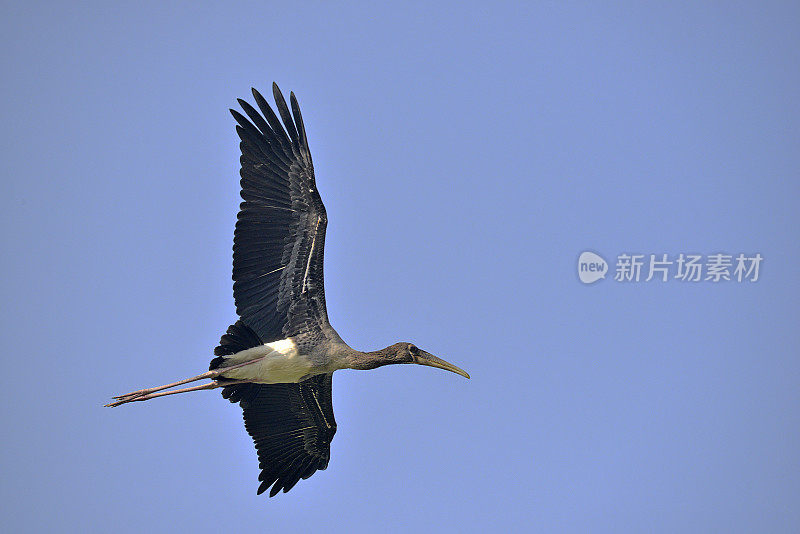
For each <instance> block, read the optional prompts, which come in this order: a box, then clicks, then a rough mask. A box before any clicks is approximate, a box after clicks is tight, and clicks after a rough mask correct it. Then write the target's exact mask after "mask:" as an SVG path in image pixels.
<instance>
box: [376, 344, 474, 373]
mask: <svg viewBox="0 0 800 534" xmlns="http://www.w3.org/2000/svg"><path fill="white" fill-rule="evenodd" d="M378 352H379V353H380V354H381V359H382V361H381V363H380V364H379V365H388V364H393V363H416V364H418V365H427V366H429V367H438V368H439V369H444V370H446V371H450V372H453V373H456V374H458V375H461V376H463V377H464V378H469V373H467V372H466V371H465V370H463V369H461V368H460V367H457V366H455V365H453V364H452V363H450V362H446V361H444V360H443V359H441V358H438V357H436V356H434V355H433V354H431V353H430V352H425V351H424V350H422V349H420V348H419V347H417V346H416V345H414V344H413V343H407V342H401V343H395V344H394V345H390V346H388V347H386V348H385V349H383V350H381V351H378Z"/></svg>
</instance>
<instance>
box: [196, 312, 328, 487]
mask: <svg viewBox="0 0 800 534" xmlns="http://www.w3.org/2000/svg"><path fill="white" fill-rule="evenodd" d="M260 344H261V340H260V339H259V338H258V335H257V334H256V333H255V332H254V331H253V330H252V329H250V328H248V327H247V326H246V325H245V324H244V323H242V321H238V322H237V323H236V324H234V325H232V326H231V327H230V328H228V331H227V332H226V333H225V335H223V336H222V339H221V340H220V344H219V346H218V347H217V348H216V349H215V350H214V354H216V355H217V358H220V359H221V358H222V356H224V355H229V354H235V353H237V352H239V351H241V350H245V349H248V348H250V347H255V346H258V345H260ZM215 360H216V358H215ZM214 367H215V365H214V362H213V361H212V368H214ZM222 396H223V397H225V398H226V399H228V400H230V401H231V402H238V403H239V405H240V406H241V407H242V412H243V417H244V426H245V428H246V429H247V432H248V433H249V434H250V436H251V437H252V438H253V442H254V443H255V446H256V451H257V452H258V463H259V467H260V468H261V474H260V475H259V477H258V479H259V480H260V481H261V484H260V485H259V487H258V493H263V492H264V491H266V490H267V488H269V487H270V486H272V489H271V490H270V497H273V496H274V495H275V494H276V493H278V492H279V491H280V490H281V489H283V491H284V492H286V491H289V490H290V489H291V488H292V487H293V486H294V485H295V484H296V483H297V482H298V481H299V480H300V479H301V478H302V479H306V478H308V477H310V476H311V475H313V474H314V472H316V471H317V470H318V469H325V468H326V467H328V460H329V459H330V451H331V440H332V439H333V435H334V434H335V433H336V420H335V419H334V418H333V398H332V395H331V375H330V374H324V375H316V376H313V377H311V378H308V379H306V380H304V381H303V382H300V383H298V384H251V383H242V384H233V385H230V386H226V387H225V388H223V390H222Z"/></svg>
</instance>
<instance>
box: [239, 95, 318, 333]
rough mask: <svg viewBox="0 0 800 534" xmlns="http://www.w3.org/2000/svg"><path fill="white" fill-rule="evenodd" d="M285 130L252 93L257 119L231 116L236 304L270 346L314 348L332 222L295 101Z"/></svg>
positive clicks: (251, 114) (284, 113)
mask: <svg viewBox="0 0 800 534" xmlns="http://www.w3.org/2000/svg"><path fill="white" fill-rule="evenodd" d="M272 89H273V95H274V97H275V102H276V105H277V107H278V113H279V114H280V117H281V119H282V120H283V124H281V121H280V120H279V119H278V117H277V116H276V115H275V112H274V111H272V108H271V107H270V105H269V104H268V103H267V101H266V100H265V99H264V97H263V96H261V94H260V93H259V92H258V91H256V90H255V89H253V96H254V98H255V101H256V104H257V105H258V108H259V109H260V110H261V113H260V114H259V112H258V111H257V110H256V109H255V108H254V107H253V106H251V105H250V104H248V103H247V102H245V101H243V100H239V103H240V105H241V106H242V109H243V110H244V112H245V114H246V115H247V117H245V116H244V115H242V114H241V113H239V112H237V111H235V110H231V113H232V114H233V117H234V118H235V119H236V122H237V123H238V126H237V127H236V132H237V133H238V134H239V138H240V139H241V143H240V145H239V146H240V148H241V151H242V156H241V165H242V167H241V171H240V174H241V185H242V192H241V196H242V199H243V200H244V202H242V204H241V207H240V208H241V209H240V211H239V216H238V220H237V222H236V231H235V233H234V239H233V280H234V283H233V296H234V300H235V301H236V312H237V313H238V314H239V316H240V317H241V319H242V321H243V322H244V324H246V325H247V326H249V327H250V328H252V329H253V331H254V332H256V334H258V336H259V337H260V338H261V339H262V340H263V341H264V342H265V343H269V342H271V341H276V340H279V339H284V338H287V337H290V336H294V337H299V338H301V339H302V341H303V342H307V343H313V342H315V341H317V340H318V339H320V338H321V337H322V336H324V335H325V334H324V332H325V331H326V330H325V326H328V325H329V323H328V314H327V311H326V309H325V288H324V283H323V270H322V267H323V253H324V248H325V228H326V226H327V223H328V218H327V215H326V213H325V206H324V205H323V204H322V199H321V198H320V196H319V192H318V191H317V186H316V181H315V179H314V166H313V164H312V162H311V152H310V150H309V148H308V140H307V138H306V132H305V126H304V125H303V118H302V116H301V115H300V107H299V106H298V104H297V99H296V98H295V96H294V94H293V93H292V94H291V95H290V102H291V107H292V110H291V112H290V111H289V108H288V106H287V105H286V101H285V100H284V98H283V95H282V94H281V92H280V90H279V89H278V86H277V85H275V84H273V86H272Z"/></svg>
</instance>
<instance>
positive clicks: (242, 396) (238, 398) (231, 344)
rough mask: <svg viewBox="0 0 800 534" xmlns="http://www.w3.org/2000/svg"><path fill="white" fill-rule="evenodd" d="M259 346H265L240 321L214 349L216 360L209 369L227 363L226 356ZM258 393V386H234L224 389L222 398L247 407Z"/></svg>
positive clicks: (229, 329)
mask: <svg viewBox="0 0 800 534" xmlns="http://www.w3.org/2000/svg"><path fill="white" fill-rule="evenodd" d="M259 345H263V342H262V341H261V338H259V337H258V334H256V333H255V332H254V331H253V330H252V329H251V328H250V327H249V326H247V325H246V324H244V323H243V322H242V321H241V319H240V320H238V321H236V324H232V325H231V326H229V327H228V331H227V332H226V333H225V334H224V335H223V336H222V339H220V341H219V346H218V347H217V348H215V349H214V355H215V356H216V358H214V359H213V360H211V364H210V365H209V367H208V368H209V370H211V371H213V370H214V369H217V368H218V367H219V366H220V365H222V362H224V361H225V356H230V355H231V354H236V353H237V352H241V351H243V350H245V349H250V348H253V347H257V346H259ZM258 391H259V388H258V384H251V383H243V384H233V385H229V386H225V387H224V388H223V389H222V396H223V397H224V398H226V399H228V400H229V401H231V402H233V403H236V402H242V403H243V404H242V406H245V404H247V403H249V402H251V401H252V400H253V399H254V398H255V397H256V395H258Z"/></svg>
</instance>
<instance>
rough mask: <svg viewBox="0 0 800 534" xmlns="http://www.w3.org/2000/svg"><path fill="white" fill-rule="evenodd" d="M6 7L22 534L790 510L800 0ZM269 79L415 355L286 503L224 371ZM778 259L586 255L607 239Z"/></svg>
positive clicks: (545, 525)
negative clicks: (684, 274) (248, 180)
mask: <svg viewBox="0 0 800 534" xmlns="http://www.w3.org/2000/svg"><path fill="white" fill-rule="evenodd" d="M603 4H604V5H603V6H602V7H601V6H600V3H560V2H559V3H536V4H533V3H527V2H526V3H501V4H499V5H497V6H492V7H489V6H488V4H486V3H485V2H482V3H479V2H475V3H469V2H467V3H446V2H423V3H416V2H410V3H408V2H404V3H402V4H400V3H397V4H395V5H394V6H393V7H387V6H385V5H384V6H378V5H374V4H373V3H362V4H359V3H347V4H339V5H330V4H324V3H304V2H291V3H290V2H281V3H279V4H270V3H264V2H253V3H238V2H228V3H218V4H211V3H202V2H200V3H198V2H191V3H189V2H186V3H169V4H167V5H162V3H155V2H152V3H150V2H143V3H137V5H136V7H134V5H133V4H131V5H130V6H125V7H122V6H111V5H108V4H107V3H101V2H89V3H83V4H80V5H77V4H74V3H62V4H58V3H53V2H49V3H36V2H26V3H22V2H13V3H11V2H7V3H5V4H4V5H3V7H2V15H3V16H2V18H0V20H2V22H0V24H1V25H2V30H3V31H2V32H0V40H1V41H2V43H1V44H2V47H1V48H0V50H2V52H0V58H2V72H3V73H4V76H3V83H2V84H0V95H2V101H3V105H2V108H0V109H2V121H0V124H2V127H0V128H1V129H0V131H1V132H2V134H1V135H2V143H0V155H1V156H2V157H0V170H2V176H3V180H2V183H1V184H0V187H1V188H2V189H1V190H0V193H2V194H1V195H0V198H2V201H1V202H2V210H0V220H2V234H1V236H2V250H3V251H4V254H3V259H2V262H1V263H0V266H2V278H1V279H0V280H1V281H0V289H1V290H2V300H3V302H4V303H5V305H4V306H3V307H2V310H1V311H0V324H2V333H3V338H4V340H5V350H4V354H5V355H4V358H3V361H4V365H5V367H6V368H5V372H4V384H3V392H4V395H3V396H4V399H3V402H2V403H0V414H2V420H3V422H4V428H5V433H4V437H3V439H2V442H1V443H2V445H0V447H2V472H3V475H2V477H0V498H1V499H2V502H3V507H2V512H0V520H2V522H3V524H4V525H6V527H7V528H8V530H9V531H31V532H35V531H53V530H58V531H72V532H102V531H105V532H108V531H115V532H140V531H142V530H143V529H146V530H149V531H154V532H159V531H167V530H171V531H174V530H175V529H181V530H186V531H194V532H211V531H214V532H218V531H219V530H220V528H225V529H229V530H241V531H248V530H253V531H254V530H256V529H269V530H272V531H279V530H282V529H288V528H291V527H294V528H296V529H297V530H299V531H306V530H311V529H324V530H325V531H326V532H375V531H378V529H380V530H381V531H389V532H401V531H419V532H428V531H439V532H465V531H470V530H472V531H476V530H478V529H484V530H487V529H491V530H495V531H498V530H501V529H502V530H505V529H515V530H523V529H530V530H532V531H542V532H586V531H592V532H643V531H647V532H797V531H798V530H799V529H800V509H798V507H797V502H798V500H800V454H798V451H800V431H798V429H799V428H800V388H798V383H799V382H800V355H798V352H797V347H798V345H799V344H800V333H798V332H800V331H799V330H798V328H797V325H798V319H800V314H799V313H798V302H800V285H798V282H797V275H798V270H797V265H798V263H799V262H800V244H799V243H800V240H798V235H797V229H798V227H800V216H799V215H798V210H797V202H798V193H799V192H800V181H799V180H798V177H799V176H800V156H799V155H798V151H797V147H798V141H799V140H800V136H799V134H800V105H799V104H798V99H797V94H798V82H799V81H800V80H799V77H800V68H798V67H800V46H799V45H800V37H799V36H800V31H799V30H800V10H798V8H797V7H796V6H792V5H790V3H788V2H772V3H761V2H758V3H756V2H750V3H747V2H740V3H734V4H726V5H725V6H721V5H715V4H713V3H705V2H700V3H698V2H686V3H670V4H669V5H662V6H652V5H651V6H649V7H645V6H644V5H642V4H641V3H638V2H632V3H614V4H611V5H606V3H603ZM273 80H275V81H277V82H278V83H279V85H280V86H281V87H282V89H283V90H284V91H285V92H287V93H288V91H290V90H293V91H294V92H295V93H296V94H297V96H298V99H299V100H300V105H301V107H302V109H303V116H304V118H305V123H306V129H307V132H308V136H309V139H310V145H311V149H312V153H313V156H314V163H315V167H316V172H317V183H318V187H319V190H320V191H321V193H322V195H323V199H324V201H325V203H326V206H327V209H328V215H329V219H330V222H329V225H328V237H327V244H326V265H325V269H326V289H327V297H328V312H329V315H330V317H331V321H332V323H333V325H334V327H335V328H337V330H338V331H339V333H340V334H341V335H342V337H343V338H344V339H345V340H347V341H348V342H349V343H350V344H351V345H352V346H354V347H356V348H361V349H375V348H379V347H383V346H385V345H388V344H390V343H393V342H395V341H397V340H408V341H414V342H415V343H417V344H419V346H421V347H422V348H424V349H427V350H429V351H431V352H433V353H434V354H437V355H440V356H442V357H444V358H446V359H448V360H450V361H452V362H454V363H456V364H458V365H459V366H461V367H463V368H464V369H466V370H468V371H469V372H470V374H471V375H472V377H473V378H472V380H471V381H466V380H463V379H462V378H460V377H458V376H456V375H452V374H448V373H444V372H440V371H435V370H432V369H429V368H423V367H418V366H402V367H392V366H389V367H386V368H381V369H378V370H374V371H370V372H357V371H342V372H338V373H337V374H336V376H335V377H334V392H333V395H334V408H335V413H336V417H337V421H338V423H339V432H338V434H337V436H336V438H335V439H334V441H333V444H332V459H331V463H330V466H329V468H328V470H327V471H323V472H319V473H317V474H316V475H314V476H313V477H312V478H310V479H309V480H307V481H303V482H301V483H299V484H298V485H297V486H296V487H295V488H294V489H293V490H292V491H291V492H290V493H288V494H285V495H283V494H282V495H280V496H278V497H276V498H274V499H265V498H264V496H256V494H255V490H256V487H257V481H256V477H257V474H258V469H257V460H256V457H255V452H254V450H253V449H252V444H251V442H250V439H249V437H248V436H247V435H246V433H245V431H244V428H243V425H242V423H241V414H240V410H239V409H238V407H236V406H232V405H230V404H228V403H227V402H226V401H224V400H223V399H221V398H220V396H219V395H218V394H217V393H216V392H199V393H195V394H192V395H185V396H178V397H170V398H167V399H159V400H158V401H153V402H151V403H142V404H135V405H130V406H125V407H122V408H119V409H116V410H110V409H105V408H102V407H101V405H102V404H103V403H105V402H107V399H108V398H109V396H111V395H114V394H119V393H123V392H126V391H130V390H132V389H136V388H139V387H144V386H148V385H153V384H159V383H164V382H168V381H171V380H173V379H177V378H182V377H186V376H191V375H194V374H197V373H199V372H202V371H203V370H204V369H206V367H207V364H208V360H209V358H210V356H211V351H212V349H213V347H214V346H215V345H216V343H217V341H218V339H219V336H220V335H221V334H222V333H223V332H224V330H225V329H226V328H227V326H228V325H229V324H230V323H232V322H233V321H234V320H235V315H234V308H233V299H232V294H231V282H230V272H231V271H230V270H231V265H230V260H231V240H232V234H233V223H234V220H235V215H236V211H237V207H238V201H239V200H238V143H237V138H236V134H235V132H234V122H233V119H232V118H231V117H230V115H229V113H228V111H227V110H228V108H229V107H232V106H234V105H235V103H236V100H235V99H236V98H237V97H247V96H248V94H249V89H250V87H251V86H255V87H257V88H260V89H262V90H263V91H268V90H269V84H270V83H271V82H272V81H273ZM586 250H590V251H594V252H597V253H599V254H601V255H602V256H603V257H605V258H606V259H607V260H608V261H609V263H610V264H611V268H612V269H613V268H614V263H615V261H616V256H617V255H618V254H622V253H641V254H651V253H652V254H662V253H666V254H669V255H670V256H676V255H678V254H680V253H700V254H715V253H719V252H723V253H727V254H734V255H735V254H738V253H746V254H755V253H760V254H761V255H762V256H763V258H764V261H763V264H762V265H761V270H760V279H759V280H758V282H756V283H750V282H742V283H737V282H722V283H719V284H714V283H712V282H700V283H684V282H680V281H677V280H671V281H669V282H667V283H659V282H655V281H651V282H649V283H645V282H643V281H641V282H638V283H622V282H615V281H614V280H613V279H612V277H607V278H606V279H605V280H601V281H599V282H597V283H595V284H592V285H584V284H582V283H581V282H580V281H579V280H578V276H577V265H576V263H577V258H578V256H579V254H580V253H581V252H583V251H586Z"/></svg>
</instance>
